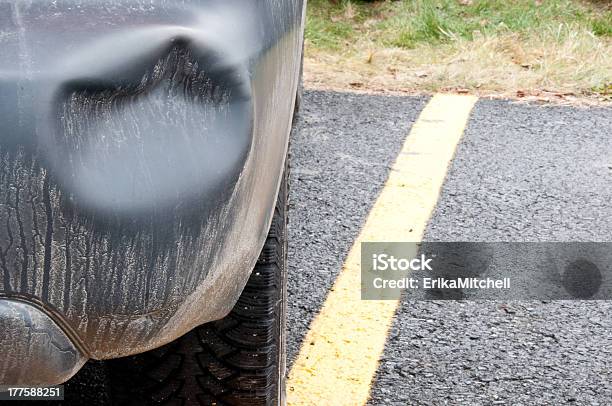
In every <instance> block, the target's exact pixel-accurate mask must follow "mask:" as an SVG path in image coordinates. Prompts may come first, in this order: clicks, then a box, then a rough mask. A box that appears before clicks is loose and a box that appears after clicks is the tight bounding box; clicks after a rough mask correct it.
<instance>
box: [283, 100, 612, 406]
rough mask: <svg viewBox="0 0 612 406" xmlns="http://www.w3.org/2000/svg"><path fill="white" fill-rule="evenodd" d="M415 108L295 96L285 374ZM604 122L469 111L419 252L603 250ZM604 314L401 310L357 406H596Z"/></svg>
mask: <svg viewBox="0 0 612 406" xmlns="http://www.w3.org/2000/svg"><path fill="white" fill-rule="evenodd" d="M425 102H426V100H425V99H422V98H410V97H403V98H399V97H385V96H370V95H353V94H340V93H331V92H307V93H306V95H305V100H304V102H303V111H302V118H301V121H300V123H299V126H300V132H299V133H298V134H297V135H296V137H295V138H294V141H293V146H292V154H293V168H294V169H293V179H292V183H291V209H292V210H291V211H290V217H291V223H290V237H291V242H290V253H289V258H290V276H289V278H290V279H289V298H290V302H289V318H288V326H289V340H290V342H289V360H290V362H291V361H292V360H294V359H295V357H296V354H297V351H298V350H299V346H300V344H301V340H302V338H303V337H304V334H305V333H306V331H307V328H308V325H309V323H310V321H311V320H312V319H313V317H314V316H315V315H316V313H317V311H318V310H319V308H320V307H321V305H322V303H323V301H324V299H325V296H326V294H327V290H328V289H329V288H330V287H331V285H332V283H333V281H334V277H335V276H336V275H337V274H338V273H339V271H340V270H341V267H342V263H343V260H344V258H345V256H346V254H347V252H348V250H349V249H350V246H351V243H352V241H353V240H354V238H355V237H356V236H357V234H358V232H359V229H360V227H361V225H362V224H363V222H364V219H365V218H366V216H367V213H368V209H369V208H370V206H371V204H372V203H373V201H374V200H375V198H376V195H377V194H378V193H379V192H380V190H381V188H382V186H383V184H384V181H385V178H386V175H387V173H388V171H389V166H390V165H391V163H392V162H393V160H394V158H395V156H396V154H397V152H398V151H399V149H400V147H401V144H402V142H403V139H404V137H405V136H406V134H408V131H409V128H410V125H411V123H413V122H414V119H415V118H416V116H417V115H418V113H419V112H420V110H421V109H422V107H423V105H424V103H425ZM611 131H612V110H610V109H599V108H591V109H576V108H570V107H550V106H548V107H541V106H534V105H517V104H513V103H511V102H506V101H488V100H481V101H479V102H478V104H477V106H476V108H475V109H474V111H473V112H472V116H471V119H470V122H469V124H468V128H467V130H466V132H465V135H464V138H463V141H462V142H461V144H460V145H459V146H458V149H457V154H456V157H455V159H454V161H453V164H452V166H451V168H450V171H449V173H448V176H447V180H446V183H445V185H444V187H443V191H442V194H441V196H440V199H439V202H438V205H437V207H436V209H435V211H434V214H433V216H432V219H431V221H430V224H429V226H428V228H427V231H426V235H425V240H433V241H606V240H609V235H610V232H611V231H612V215H611V214H612V207H611V206H610V205H609V203H608V202H610V201H611V197H612V187H611V186H612V185H611V183H612V177H611V175H612V169H611V168H612V137H610V135H611V134H610V133H611ZM611 327H612V305H611V304H609V303H607V302H584V301H574V302H569V301H566V302H545V303H544V302H541V301H538V302H534V301H529V302H525V301H523V302H519V301H516V302H510V303H500V302H493V301H489V302H471V301H464V302H452V301H447V302H443V301H435V302H432V301H429V302H424V301H407V300H404V301H403V302H402V304H401V306H400V308H399V309H398V312H397V314H396V317H395V319H394V322H393V327H392V329H391V332H390V335H389V338H388V341H387V346H386V349H385V352H384V354H383V358H382V360H381V364H380V368H379V370H378V373H377V375H376V377H375V380H374V383H373V387H372V392H371V401H370V402H371V404H373V405H378V404H398V405H400V404H402V405H404V404H411V405H412V404H423V405H425V404H525V405H530V404H560V403H575V404H602V405H603V404H609V403H610V402H611V401H612V376H611V371H612V334H611Z"/></svg>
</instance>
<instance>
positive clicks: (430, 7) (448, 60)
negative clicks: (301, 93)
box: [306, 0, 612, 98]
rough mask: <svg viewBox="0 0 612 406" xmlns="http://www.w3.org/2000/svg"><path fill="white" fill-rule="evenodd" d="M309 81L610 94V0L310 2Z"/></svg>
mask: <svg viewBox="0 0 612 406" xmlns="http://www.w3.org/2000/svg"><path fill="white" fill-rule="evenodd" d="M308 7H309V9H308V21H307V26H306V73H307V76H306V78H307V81H309V82H311V84H313V85H315V86H329V87H347V86H348V87H363V88H371V89H386V90H417V91H418V90H421V91H439V90H444V89H458V88H460V89H466V90H468V91H474V92H480V93H483V92H493V93H495V92H497V93H499V92H502V93H508V92H510V93H517V94H538V93H542V92H548V93H555V94H562V95H567V94H574V95H578V96H584V95H587V96H593V95H594V96H596V97H597V96H598V97H604V98H605V97H609V93H610V92H609V89H610V83H611V82H612V7H611V5H610V3H609V2H608V1H607V0H600V1H597V0H592V1H591V2H587V1H586V0H400V1H388V0H387V1H378V2H360V1H357V0H353V1H350V0H336V1H333V0H309V6H308Z"/></svg>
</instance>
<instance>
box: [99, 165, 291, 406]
mask: <svg viewBox="0 0 612 406" xmlns="http://www.w3.org/2000/svg"><path fill="white" fill-rule="evenodd" d="M285 167H286V169H285V171H284V175H283V179H282V183H281V186H280V190H279V194H278V199H277V203H276V207H275V210H274V216H273V219H272V225H271V227H270V231H269V232H268V236H267V239H266V242H265V245H264V247H263V249H262V251H261V254H260V255H259V259H258V260H257V264H256V265H255V268H254V269H253V272H252V273H251V276H250V278H249V280H248V282H247V285H246V287H245V288H244V291H243V292H242V295H241V296H240V299H239V300H238V303H236V305H235V306H234V309H233V310H232V311H231V312H230V313H229V314H228V315H227V316H226V317H225V318H223V319H221V320H218V321H215V322H211V323H207V324H205V325H202V326H200V327H197V328H195V329H194V330H193V331H191V332H189V333H187V334H186V335H184V336H183V337H181V338H179V339H177V340H176V341H174V342H172V343H170V344H168V345H166V346H163V347H161V348H158V349H156V350H153V351H150V352H147V353H144V354H139V355H135V356H132V357H126V358H122V359H117V360H112V361H108V363H107V366H106V371H107V374H108V375H107V376H108V377H109V380H110V382H109V384H110V385H109V386H110V392H111V398H112V400H113V404H138V405H141V404H162V403H163V404H171V405H173V404H176V405H278V404H284V394H285V364H286V361H285V358H286V345H285V340H286V339H285V321H286V308H287V301H286V295H287V195H288V189H287V183H288V175H289V174H288V167H289V163H288V159H287V163H286V165H285Z"/></svg>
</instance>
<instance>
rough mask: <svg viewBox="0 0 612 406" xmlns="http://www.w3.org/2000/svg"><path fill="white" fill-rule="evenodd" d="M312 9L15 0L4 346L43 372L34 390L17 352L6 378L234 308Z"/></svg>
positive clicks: (0, 14) (51, 372) (153, 337)
mask: <svg viewBox="0 0 612 406" xmlns="http://www.w3.org/2000/svg"><path fill="white" fill-rule="evenodd" d="M303 6H304V5H303V4H302V2H301V1H293V0H287V1H274V0H265V1H261V2H252V1H250V0H223V1H221V0H219V1H193V2H178V1H177V2H168V1H163V2H162V1H160V2H156V1H153V2H139V1H135V0H123V1H122V0H118V1H97V2H96V1H94V2H87V3H82V2H76V1H73V0H72V1H57V2H52V3H49V2H43V1H33V2H27V4H26V3H25V2H18V1H8V2H0V55H1V56H0V120H1V121H2V123H3V125H2V126H1V127H0V224H2V225H1V226H0V323H4V324H6V326H7V329H6V330H5V332H4V333H2V335H1V336H0V352H2V354H5V353H10V352H12V351H14V350H15V349H16V348H22V347H20V346H25V347H23V348H26V347H27V348H30V349H31V352H30V353H31V358H32V359H38V361H39V362H41V363H39V364H37V365H43V364H44V368H42V370H41V373H40V377H41V378H40V379H39V380H38V381H36V382H34V381H28V380H27V378H24V375H23V368H26V367H28V365H30V364H28V362H34V361H31V360H26V361H23V360H22V361H19V360H18V359H17V358H15V359H8V358H7V359H6V360H5V361H4V364H2V365H0V368H2V369H0V385H2V384H7V383H11V384H12V382H19V383H23V384H35V383H36V384H38V383H46V384H51V383H57V382H61V381H63V380H65V379H67V378H68V377H69V376H70V375H71V374H72V373H74V372H75V371H76V370H78V368H79V367H80V366H81V365H82V363H83V362H84V360H86V359H88V358H95V359H107V358H115V357H121V356H126V355H130V354H134V353H138V352H143V351H146V350H149V349H152V348H155V347H158V346H160V345H163V344H165V343H167V342H170V341H172V340H174V339H175V338H177V337H179V336H181V335H182V334H184V333H185V332H187V331H189V330H190V329H192V328H193V327H195V326H197V325H199V324H202V323H205V322H208V321H211V320H215V319H218V318H221V317H223V316H224V315H225V314H226V313H227V312H228V311H229V310H230V309H231V308H232V307H233V305H234V303H235V302H236V300H237V298H238V296H239V294H240V292H241V290H242V288H243V287H244V284H245V283H246V281H247V279H248V276H249V273H250V270H251V269H252V267H253V265H254V263H255V261H256V259H257V256H258V253H259V251H260V249H261V247H262V245H263V242H264V239H265V235H266V232H267V229H268V227H269V223H270V219H271V215H272V210H273V207H274V202H275V199H276V193H277V190H278V186H279V182H280V178H281V173H282V168H283V167H284V157H285V154H286V149H287V144H288V136H289V131H290V126H291V119H292V114H293V100H294V97H295V92H296V88H297V81H298V72H299V67H300V55H301V41H302V40H301V37H302V30H303ZM4 324H3V325H4ZM33 331H36V332H41V335H40V336H39V335H36V334H38V333H36V334H35V335H32V332H33ZM45 337H46V338H45ZM51 338H53V339H51ZM58 343H59V344H58ZM55 344H58V345H55ZM24 351H25V350H24ZM45 360H47V361H45ZM52 376H55V377H56V378H57V379H51V377H52ZM20 379H21V380H20ZM31 379H32V380H36V379H38V377H37V376H36V374H34V375H32V378H31Z"/></svg>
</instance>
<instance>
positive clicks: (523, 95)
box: [516, 90, 525, 97]
mask: <svg viewBox="0 0 612 406" xmlns="http://www.w3.org/2000/svg"><path fill="white" fill-rule="evenodd" d="M516 97H525V92H524V91H522V90H517V91H516Z"/></svg>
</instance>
